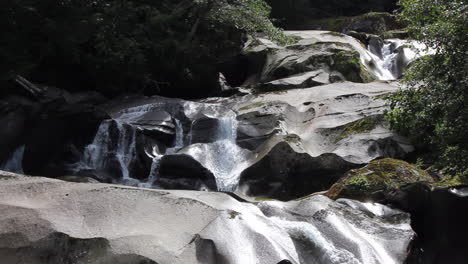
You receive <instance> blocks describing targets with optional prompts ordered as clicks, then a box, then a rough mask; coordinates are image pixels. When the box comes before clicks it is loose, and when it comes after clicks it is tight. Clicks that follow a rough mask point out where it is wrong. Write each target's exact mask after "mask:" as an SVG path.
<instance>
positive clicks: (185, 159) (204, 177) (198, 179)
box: [157, 154, 217, 191]
mask: <svg viewBox="0 0 468 264" xmlns="http://www.w3.org/2000/svg"><path fill="white" fill-rule="evenodd" d="M158 177H159V179H158V181H157V185H159V186H161V187H163V188H165V189H183V190H212V191H216V190H217V186H216V179H215V177H214V175H213V172H211V171H210V170H208V169H207V168H205V167H204V166H203V165H202V164H200V162H198V161H197V160H195V159H194V158H193V157H192V156H190V155H187V154H178V155H166V156H164V157H163V158H162V159H161V161H160V164H159V173H158Z"/></svg>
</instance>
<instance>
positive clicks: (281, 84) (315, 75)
mask: <svg viewBox="0 0 468 264" xmlns="http://www.w3.org/2000/svg"><path fill="white" fill-rule="evenodd" d="M330 79H331V81H332V82H333V78H331V77H330V74H328V73H327V72H325V71H323V70H317V71H311V72H306V73H300V74H297V75H293V76H291V77H286V78H283V79H278V80H275V81H271V82H268V83H264V84H262V85H261V88H260V89H261V90H262V91H267V92H268V91H280V90H286V89H296V88H307V87H313V86H317V85H322V84H328V83H330ZM343 80H345V78H344V77H343Z"/></svg>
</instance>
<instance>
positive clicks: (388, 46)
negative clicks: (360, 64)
mask: <svg viewBox="0 0 468 264" xmlns="http://www.w3.org/2000/svg"><path fill="white" fill-rule="evenodd" d="M425 50H426V46H425V45H424V44H421V43H419V42H417V41H408V40H401V39H386V40H384V44H383V46H382V50H381V54H382V59H380V58H379V57H378V56H377V55H375V54H372V52H371V48H370V46H369V47H368V51H369V53H370V54H371V56H372V58H373V61H374V64H375V66H376V69H375V71H374V73H377V76H378V78H379V79H380V80H396V79H398V78H400V76H401V74H402V73H403V70H404V68H405V67H406V66H407V65H408V64H409V63H410V62H411V61H413V60H415V59H417V58H418V57H420V56H423V55H427V54H431V53H432V52H431V51H425Z"/></svg>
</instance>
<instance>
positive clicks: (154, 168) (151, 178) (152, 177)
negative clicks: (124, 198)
mask: <svg viewBox="0 0 468 264" xmlns="http://www.w3.org/2000/svg"><path fill="white" fill-rule="evenodd" d="M146 155H148V156H149V157H151V158H152V160H153V161H152V163H151V169H150V173H149V175H148V180H147V181H146V182H142V183H140V184H138V186H139V187H144V188H151V187H153V185H154V183H155V182H156V181H157V180H158V176H159V161H160V160H161V158H162V157H163V156H164V155H161V154H159V150H158V147H157V146H154V147H153V151H152V153H151V154H149V153H146Z"/></svg>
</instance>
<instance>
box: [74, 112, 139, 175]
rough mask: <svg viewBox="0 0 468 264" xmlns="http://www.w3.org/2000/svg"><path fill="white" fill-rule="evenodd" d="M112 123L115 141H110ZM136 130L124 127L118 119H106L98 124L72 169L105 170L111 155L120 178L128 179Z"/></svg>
mask: <svg viewBox="0 0 468 264" xmlns="http://www.w3.org/2000/svg"><path fill="white" fill-rule="evenodd" d="M113 124H115V128H116V129H117V133H118V138H117V142H113V141H112V137H111V131H112V129H113ZM135 141H136V132H135V131H134V130H133V129H129V128H126V127H125V126H124V124H123V123H120V122H119V121H118V120H106V121H104V122H102V123H101V125H100V126H99V129H98V132H97V133H96V136H95V137H94V140H93V142H92V143H91V144H90V145H88V146H87V147H86V148H85V150H84V153H83V158H82V160H81V161H80V162H79V163H78V164H77V165H76V166H75V168H74V171H75V172H78V171H81V170H105V169H106V168H107V167H108V165H109V162H110V161H112V156H115V160H116V161H117V162H118V164H119V167H120V170H121V172H122V179H123V180H128V179H130V178H131V177H130V172H129V167H130V163H131V162H132V161H133V160H134V159H135V156H136V150H135Z"/></svg>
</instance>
